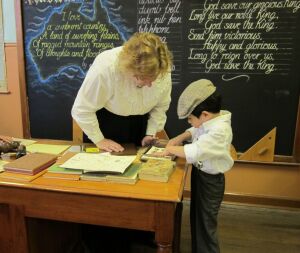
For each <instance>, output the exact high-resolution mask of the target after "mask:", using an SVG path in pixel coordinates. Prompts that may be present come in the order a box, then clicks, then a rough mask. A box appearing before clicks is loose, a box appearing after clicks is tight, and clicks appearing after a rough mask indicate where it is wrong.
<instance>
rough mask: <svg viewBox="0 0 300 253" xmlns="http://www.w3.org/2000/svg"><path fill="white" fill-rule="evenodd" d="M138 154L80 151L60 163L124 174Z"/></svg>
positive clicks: (94, 170) (71, 166)
mask: <svg viewBox="0 0 300 253" xmlns="http://www.w3.org/2000/svg"><path fill="white" fill-rule="evenodd" d="M135 158H136V156H115V155H107V154H99V153H98V154H92V153H78V154H76V155H74V156H73V157H71V158H70V159H69V160H67V161H66V162H64V163H63V164H61V165H60V167H62V168H67V169H76V170H83V171H84V172H88V171H93V172H103V173H110V174H111V173H112V174H122V173H124V171H125V170H126V169H127V167H128V166H129V165H130V164H131V163H132V162H133V161H134V160H135Z"/></svg>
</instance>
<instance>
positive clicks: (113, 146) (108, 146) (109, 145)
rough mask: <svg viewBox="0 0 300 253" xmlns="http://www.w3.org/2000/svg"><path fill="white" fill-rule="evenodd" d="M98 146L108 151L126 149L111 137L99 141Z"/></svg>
mask: <svg viewBox="0 0 300 253" xmlns="http://www.w3.org/2000/svg"><path fill="white" fill-rule="evenodd" d="M96 145H97V147H98V148H100V149H102V150H105V151H107V152H122V151H124V147H122V146H121V145H120V144H119V143H117V142H115V141H113V140H110V139H103V140H101V141H99V142H98V143H97V144H96Z"/></svg>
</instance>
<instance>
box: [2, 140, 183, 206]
mask: <svg viewBox="0 0 300 253" xmlns="http://www.w3.org/2000/svg"><path fill="white" fill-rule="evenodd" d="M48 143H49V142H48ZM185 177H186V168H185V160H184V159H180V158H178V159H177V166H176V169H175V171H174V172H173V174H172V175H171V177H170V179H169V181H168V182H167V183H161V182H152V181H145V180H138V182H137V183H136V184H134V185H127V184H119V183H112V182H94V181H80V180H79V181H70V180H64V179H51V178H44V177H38V178H37V179H35V180H33V181H31V182H18V181H13V180H8V179H7V180H4V179H1V180H0V186H7V187H18V188H27V189H36V190H42V191H61V192H69V193H74V194H88V195H98V196H108V197H116V198H133V199H142V200H157V201H167V202H180V201H181V199H182V194H183V190H184V182H185Z"/></svg>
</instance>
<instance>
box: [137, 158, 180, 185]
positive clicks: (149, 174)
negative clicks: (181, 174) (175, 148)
mask: <svg viewBox="0 0 300 253" xmlns="http://www.w3.org/2000/svg"><path fill="white" fill-rule="evenodd" d="M174 168H175V162H173V161H171V160H152V159H149V160H148V161H147V162H145V163H143V165H142V168H141V169H140V171H139V178H140V179H143V180H150V181H158V182H168V181H169V178H170V176H171V174H172V173H173V171H174Z"/></svg>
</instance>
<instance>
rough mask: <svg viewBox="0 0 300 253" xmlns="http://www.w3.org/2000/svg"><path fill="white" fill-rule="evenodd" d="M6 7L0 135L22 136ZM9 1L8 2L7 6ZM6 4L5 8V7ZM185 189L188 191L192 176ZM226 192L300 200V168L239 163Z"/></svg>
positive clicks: (12, 32) (11, 22) (12, 30)
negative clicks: (5, 86)
mask: <svg viewBox="0 0 300 253" xmlns="http://www.w3.org/2000/svg"><path fill="white" fill-rule="evenodd" d="M2 1H3V8H6V7H7V6H8V5H9V6H10V8H6V9H5V15H4V29H5V42H6V43H5V54H6V61H7V62H6V64H7V78H8V88H9V91H10V94H0V108H1V110H0V135H1V134H4V135H10V136H15V137H23V136H22V134H23V126H22V119H21V115H22V114H21V112H22V108H21V102H20V87H19V79H18V69H17V66H18V64H17V63H18V62H17V48H16V43H15V42H16V36H15V23H14V19H12V17H14V11H13V8H11V5H13V1H11V0H6V1H4V0H2ZM5 4H6V5H5ZM5 6H6V7H5ZM186 189H188V190H189V179H188V180H187V186H186ZM226 194H232V195H245V196H261V197H265V198H274V199H276V198H278V199H290V200H297V201H299V202H300V167H299V166H298V167H289V166H266V165H251V164H250V165H249V164H238V163H236V164H235V166H234V168H233V169H232V170H231V171H229V172H228V173H226Z"/></svg>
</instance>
